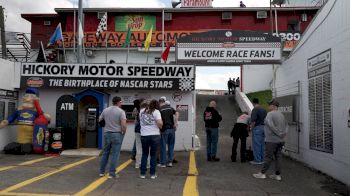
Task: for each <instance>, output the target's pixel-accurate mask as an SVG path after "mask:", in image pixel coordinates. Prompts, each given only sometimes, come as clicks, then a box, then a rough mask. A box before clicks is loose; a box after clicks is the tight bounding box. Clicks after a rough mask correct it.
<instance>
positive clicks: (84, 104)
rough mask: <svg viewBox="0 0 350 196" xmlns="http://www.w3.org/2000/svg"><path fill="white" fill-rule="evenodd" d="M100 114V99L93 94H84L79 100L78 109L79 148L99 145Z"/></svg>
mask: <svg viewBox="0 0 350 196" xmlns="http://www.w3.org/2000/svg"><path fill="white" fill-rule="evenodd" d="M98 115H99V104H98V100H97V99H96V98H95V97H94V96H91V95H87V96H84V97H83V98H82V99H81V100H80V102H79V109H78V116H79V118H78V121H79V128H78V146H79V148H97V147H98V126H97V120H98Z"/></svg>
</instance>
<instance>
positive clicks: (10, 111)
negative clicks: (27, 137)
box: [7, 102, 16, 116]
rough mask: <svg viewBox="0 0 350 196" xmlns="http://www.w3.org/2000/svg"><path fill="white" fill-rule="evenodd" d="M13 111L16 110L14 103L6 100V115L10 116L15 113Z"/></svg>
mask: <svg viewBox="0 0 350 196" xmlns="http://www.w3.org/2000/svg"><path fill="white" fill-rule="evenodd" d="M15 111H16V103H15V102H8V106H7V115H8V116H10V115H11V114H13V113H15Z"/></svg>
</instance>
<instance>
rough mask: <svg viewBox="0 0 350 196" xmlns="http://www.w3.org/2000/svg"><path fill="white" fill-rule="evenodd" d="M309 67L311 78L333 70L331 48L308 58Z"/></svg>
mask: <svg viewBox="0 0 350 196" xmlns="http://www.w3.org/2000/svg"><path fill="white" fill-rule="evenodd" d="M307 68H308V77H309V79H310V78H314V77H317V76H321V75H323V74H326V73H329V72H331V50H326V51H324V52H322V53H320V54H318V55H316V56H314V57H312V58H310V59H308V60H307Z"/></svg>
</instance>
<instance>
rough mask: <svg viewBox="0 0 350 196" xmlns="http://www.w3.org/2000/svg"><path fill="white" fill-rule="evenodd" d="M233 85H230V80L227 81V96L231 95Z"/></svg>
mask: <svg viewBox="0 0 350 196" xmlns="http://www.w3.org/2000/svg"><path fill="white" fill-rule="evenodd" d="M232 85H233V83H232V80H231V78H230V79H229V80H228V81H227V88H228V94H229V95H230V94H232V87H233V86H232Z"/></svg>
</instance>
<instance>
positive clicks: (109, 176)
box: [108, 174, 119, 179]
mask: <svg viewBox="0 0 350 196" xmlns="http://www.w3.org/2000/svg"><path fill="white" fill-rule="evenodd" d="M116 178H119V175H118V174H115V175H114V176H111V175H108V179H116Z"/></svg>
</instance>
